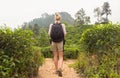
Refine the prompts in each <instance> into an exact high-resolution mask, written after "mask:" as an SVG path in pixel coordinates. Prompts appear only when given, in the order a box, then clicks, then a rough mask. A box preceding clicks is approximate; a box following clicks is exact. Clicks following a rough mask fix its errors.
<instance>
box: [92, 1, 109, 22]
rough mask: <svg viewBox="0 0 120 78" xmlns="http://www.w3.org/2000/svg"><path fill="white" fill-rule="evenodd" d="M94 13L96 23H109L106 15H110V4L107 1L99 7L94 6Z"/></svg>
mask: <svg viewBox="0 0 120 78" xmlns="http://www.w3.org/2000/svg"><path fill="white" fill-rule="evenodd" d="M94 13H95V17H97V21H96V23H98V24H100V23H102V24H108V23H109V19H108V15H111V9H110V5H109V3H108V2H104V4H103V6H102V7H101V8H100V7H97V8H95V9H94ZM104 15H106V17H104Z"/></svg>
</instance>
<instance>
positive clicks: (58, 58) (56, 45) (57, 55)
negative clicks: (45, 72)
mask: <svg viewBox="0 0 120 78" xmlns="http://www.w3.org/2000/svg"><path fill="white" fill-rule="evenodd" d="M59 25H61V27H62V30H63V35H64V37H65V36H66V29H65V25H64V24H61V16H60V14H59V13H56V14H55V22H54V24H50V26H49V31H48V35H49V36H50V37H51V39H52V36H51V33H52V29H53V26H55V27H56V28H57V26H59ZM58 28H59V27H58ZM61 34H62V33H61ZM63 49H64V39H62V40H61V41H59V42H57V41H54V40H53V39H52V42H51V51H52V52H53V55H54V57H53V60H54V65H55V69H56V73H57V74H58V75H59V76H62V65H63Z"/></svg>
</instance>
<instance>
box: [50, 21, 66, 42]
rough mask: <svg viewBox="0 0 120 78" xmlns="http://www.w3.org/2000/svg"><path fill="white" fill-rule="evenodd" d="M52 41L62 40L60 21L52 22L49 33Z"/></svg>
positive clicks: (62, 33)
mask: <svg viewBox="0 0 120 78" xmlns="http://www.w3.org/2000/svg"><path fill="white" fill-rule="evenodd" d="M50 36H51V39H52V41H53V42H60V41H63V40H64V32H63V28H62V25H61V23H54V24H53V25H52V28H51V33H50Z"/></svg>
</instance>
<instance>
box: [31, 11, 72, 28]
mask: <svg viewBox="0 0 120 78" xmlns="http://www.w3.org/2000/svg"><path fill="white" fill-rule="evenodd" d="M60 14H61V16H62V22H66V23H68V24H70V25H73V24H74V19H73V18H72V17H71V15H70V14H69V13H67V12H60ZM51 23H54V14H51V15H49V14H48V13H44V14H42V15H41V17H40V18H35V19H33V20H32V21H30V22H29V24H30V25H34V24H38V26H40V27H48V26H49V25H50V24H51Z"/></svg>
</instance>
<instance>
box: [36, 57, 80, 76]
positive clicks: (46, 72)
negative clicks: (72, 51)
mask: <svg viewBox="0 0 120 78" xmlns="http://www.w3.org/2000/svg"><path fill="white" fill-rule="evenodd" d="M74 62H75V60H67V61H64V63H63V72H62V73H63V77H58V75H57V74H55V73H54V71H55V70H54V63H53V60H52V59H51V58H46V59H45V63H44V64H43V66H42V67H40V68H39V73H38V74H39V78H80V77H79V76H78V74H76V72H75V70H74V69H73V68H70V67H69V64H72V63H74Z"/></svg>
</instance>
